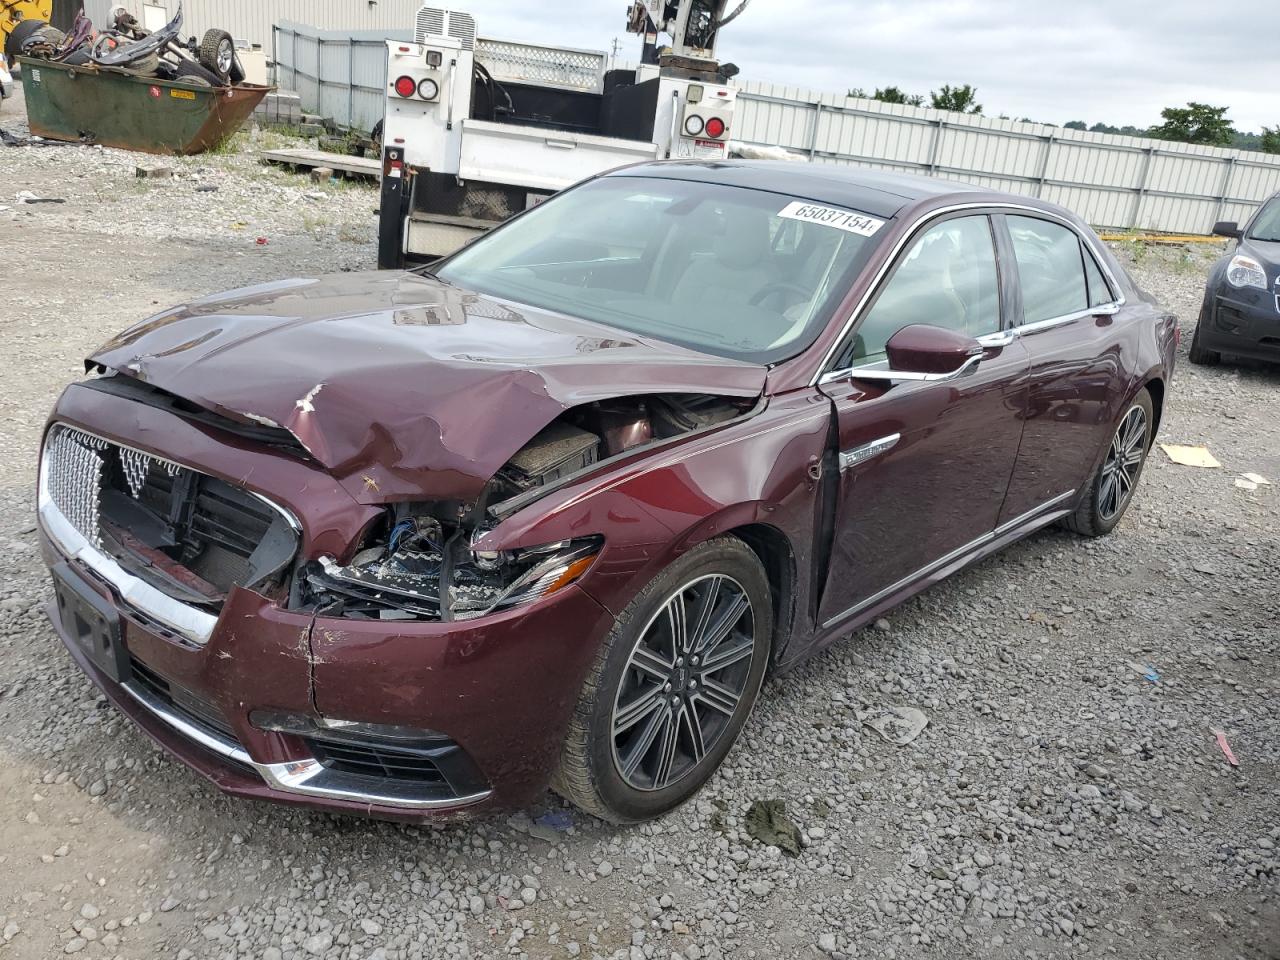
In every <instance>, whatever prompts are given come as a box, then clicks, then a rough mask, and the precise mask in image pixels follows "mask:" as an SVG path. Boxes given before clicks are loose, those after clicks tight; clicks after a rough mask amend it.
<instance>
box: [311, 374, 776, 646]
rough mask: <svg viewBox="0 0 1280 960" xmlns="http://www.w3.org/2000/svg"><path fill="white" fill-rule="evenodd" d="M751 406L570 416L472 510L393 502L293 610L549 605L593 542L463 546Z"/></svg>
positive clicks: (382, 615)
mask: <svg viewBox="0 0 1280 960" xmlns="http://www.w3.org/2000/svg"><path fill="white" fill-rule="evenodd" d="M754 406H755V401H752V400H742V399H730V398H724V397H713V396H703V395H688V394H664V395H653V396H646V397H628V398H623V399H619V400H608V401H601V402H598V403H592V404H588V405H586V406H582V407H577V408H574V409H572V410H570V411H568V412H566V413H565V414H563V415H562V416H561V417H559V418H557V419H556V420H555V421H553V422H552V423H551V424H550V425H549V426H547V427H546V428H545V429H544V430H542V431H540V432H539V433H538V435H537V436H535V437H534V438H533V439H532V440H531V441H530V442H529V443H527V444H526V445H525V446H524V447H523V448H521V449H520V450H519V451H518V452H517V453H516V454H515V455H514V456H512V457H511V459H510V460H508V461H507V463H506V464H505V465H504V466H503V467H502V468H501V469H500V470H499V471H498V472H497V474H496V475H495V476H494V477H493V479H492V480H490V481H489V483H488V485H487V486H486V488H485V491H484V494H483V496H482V497H481V498H480V500H479V501H478V502H476V503H470V504H458V503H430V504H422V503H415V504H395V505H393V506H391V507H389V508H388V510H387V514H386V516H385V518H384V519H383V520H382V521H380V522H379V523H378V524H377V525H376V526H375V528H374V529H371V530H369V531H368V533H367V534H366V536H365V538H364V542H363V544H362V545H361V548H360V549H359V550H358V551H357V552H356V554H355V556H354V557H353V558H352V559H351V562H350V563H348V564H346V565H343V564H340V563H338V562H337V561H336V560H334V559H332V558H322V559H321V560H320V562H318V563H315V564H311V565H310V566H309V567H308V569H307V571H306V575H305V583H304V584H303V597H302V599H303V601H304V603H306V604H307V605H308V606H315V607H316V608H317V609H318V610H319V611H320V612H321V613H322V614H324V615H327V616H338V617H351V618H356V619H380V620H424V619H425V620H441V621H451V620H466V619H472V618H474V617H478V616H483V615H485V614H487V613H492V612H494V611H497V610H501V609H505V608H507V607H512V606H517V605H520V604H522V603H529V602H533V601H535V600H538V599H541V598H542V597H544V596H549V595H550V594H551V593H554V592H555V591H557V590H559V589H562V588H563V587H566V586H568V585H569V584H571V583H572V582H574V581H575V580H577V579H578V577H580V576H581V575H582V574H583V573H585V572H586V571H587V569H588V568H589V567H590V566H591V562H592V561H593V560H594V559H595V556H596V554H597V553H598V552H599V550H600V547H601V546H602V544H601V541H600V540H599V538H596V537H586V538H582V539H578V540H572V541H564V542H561V543H555V544H548V545H546V546H544V547H539V548H536V549H532V550H520V551H514V552H510V553H505V552H504V553H485V552H477V551H476V550H475V548H474V544H475V543H476V541H478V540H479V539H480V538H481V537H483V536H484V535H485V534H486V533H487V532H489V531H490V530H492V529H493V528H494V527H496V526H497V525H498V523H499V522H500V521H501V520H502V519H504V518H505V517H506V516H509V515H510V514H512V513H514V512H515V511H516V510H518V509H520V508H522V507H524V506H526V505H528V504H529V503H532V502H534V501H535V500H536V499H538V497H540V496H542V495H544V494H545V493H547V492H549V491H550V490H551V489H554V488H555V487H556V486H559V485H562V484H563V483H564V482H566V481H568V480H570V479H573V478H576V477H577V476H579V475H582V474H584V473H585V472H587V471H589V470H591V469H593V468H595V467H596V466H598V465H599V464H601V463H603V462H605V461H608V460H611V459H613V458H616V457H622V456H625V455H627V454H629V453H632V452H633V451H637V450H640V449H642V448H645V447H649V446H652V445H654V444H657V443H661V442H663V441H666V440H671V439H673V438H676V437H680V436H684V435H687V434H691V433H695V432H698V431H702V430H706V429H710V428H712V427H716V426H719V425H720V424H723V423H727V422H729V421H731V420H734V419H737V418H738V417H741V416H743V415H744V414H746V413H748V412H749V411H750V410H751V409H752V408H753V407H754Z"/></svg>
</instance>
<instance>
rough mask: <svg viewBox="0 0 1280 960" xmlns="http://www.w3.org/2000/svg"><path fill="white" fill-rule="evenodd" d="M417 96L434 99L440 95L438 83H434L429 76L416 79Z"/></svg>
mask: <svg viewBox="0 0 1280 960" xmlns="http://www.w3.org/2000/svg"><path fill="white" fill-rule="evenodd" d="M418 96H420V97H421V98H422V99H423V100H434V99H435V98H436V97H438V96H440V84H438V83H436V82H435V81H434V80H432V79H431V78H430V77H425V78H424V79H422V80H419V81H418Z"/></svg>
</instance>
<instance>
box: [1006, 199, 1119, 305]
mask: <svg viewBox="0 0 1280 960" xmlns="http://www.w3.org/2000/svg"><path fill="white" fill-rule="evenodd" d="M1005 220H1006V222H1007V223H1008V224H1009V233H1010V234H1011V235H1012V236H1013V252H1014V255H1015V256H1016V257H1017V258H1018V275H1019V277H1020V278H1021V280H1022V308H1023V318H1024V319H1023V322H1024V323H1037V322H1039V321H1041V320H1052V319H1054V318H1055V317H1065V316H1067V315H1068V314H1071V313H1079V312H1081V311H1082V310H1087V309H1088V308H1089V291H1088V288H1087V286H1086V285H1085V279H1084V263H1083V261H1082V260H1081V259H1080V238H1079V237H1078V236H1077V235H1076V232H1075V231H1074V230H1069V229H1068V228H1066V227H1064V226H1062V225H1061V224H1057V223H1050V222H1049V221H1048V220H1038V219H1036V218H1034V217H1006V218H1005ZM1095 268H1096V265H1095ZM1103 286H1104V288H1105V284H1104V285H1103Z"/></svg>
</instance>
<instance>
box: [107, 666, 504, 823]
mask: <svg viewBox="0 0 1280 960" xmlns="http://www.w3.org/2000/svg"><path fill="white" fill-rule="evenodd" d="M123 688H124V691H125V692H126V693H127V694H129V696H130V697H132V698H133V699H134V701H136V702H137V703H138V705H139V706H141V707H143V708H144V709H145V710H147V712H149V713H150V714H151V715H152V716H154V717H155V718H156V719H157V720H159V721H160V722H162V723H164V724H165V725H166V726H168V727H170V728H172V729H173V730H175V731H176V732H178V733H180V734H182V736H184V737H186V738H187V739H188V740H191V741H193V742H194V743H197V744H199V745H200V746H201V747H203V748H204V749H206V750H208V751H210V752H211V753H214V754H216V755H217V756H220V757H224V758H226V759H228V760H233V761H235V762H236V763H239V764H242V765H244V766H247V767H251V768H253V769H254V770H256V771H257V772H258V773H259V775H261V777H262V779H263V780H264V781H266V784H267V786H269V787H271V788H273V789H275V790H280V791H283V792H284V793H294V794H298V795H299V796H304V797H315V798H317V799H322V800H345V801H348V802H352V803H367V804H376V805H378V806H383V807H398V808H401V809H404V810H435V809H441V808H445V807H463V806H469V805H471V804H473V803H479V802H480V801H481V800H484V799H486V798H488V797H489V795H490V794H491V793H492V792H493V791H492V790H485V791H483V792H481V793H474V794H470V795H468V796H465V797H450V798H449V799H447V800H438V799H430V800H424V799H422V798H415V797H414V796H413V795H412V793H411V792H410V790H409V789H407V788H406V790H404V791H403V792H400V791H397V792H387V793H374V792H369V791H367V790H362V789H360V785H359V784H358V783H356V782H355V781H356V778H354V777H352V776H350V775H348V774H343V773H338V772H335V771H333V770H330V769H329V768H328V767H326V766H324V765H323V764H322V763H320V761H318V760H316V759H315V758H314V757H307V758H304V759H300V760H291V761H289V762H287V763H258V762H257V761H256V760H254V759H253V758H252V757H250V756H249V754H248V752H247V751H245V749H244V748H243V747H242V746H240V744H238V743H233V742H231V741H228V740H225V739H223V738H222V737H219V736H216V735H214V734H212V733H210V732H208V731H206V730H203V729H201V728H200V727H197V726H196V725H195V724H193V723H190V722H189V721H188V720H186V718H184V717H182V716H181V715H179V714H178V713H176V712H174V711H173V710H171V709H169V707H168V706H167V705H166V704H164V703H163V702H161V701H160V700H158V699H156V698H155V697H153V696H151V695H150V694H149V693H147V692H146V691H145V690H141V689H139V688H137V687H135V686H133V685H132V684H129V683H126V684H123Z"/></svg>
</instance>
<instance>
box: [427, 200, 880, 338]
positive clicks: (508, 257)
mask: <svg viewBox="0 0 1280 960" xmlns="http://www.w3.org/2000/svg"><path fill="white" fill-rule="evenodd" d="M883 226H884V224H883V222H882V221H880V220H879V219H877V218H874V217H870V216H867V215H865V214H860V213H859V212H858V211H852V210H845V209H843V208H836V207H832V206H828V205H821V204H810V203H807V202H805V201H800V200H797V198H795V197H791V196H786V195H783V194H778V193H772V192H767V191H761V190H748V189H744V188H740V187H729V186H725V185H723V184H713V183H695V182H690V181H684V180H663V179H659V178H652V177H626V176H623V177H606V178H603V179H600V180H594V181H591V182H589V183H586V184H584V185H582V186H580V187H577V188H575V189H573V190H569V191H566V192H565V193H563V194H560V195H559V196H557V197H554V198H553V199H551V200H549V201H547V202H546V203H544V204H542V205H541V206H540V207H538V208H537V209H535V210H532V211H530V212H529V213H527V214H525V215H524V216H522V217H520V218H519V219H517V220H515V221H513V222H511V223H509V224H507V225H506V226H504V227H502V228H501V229H499V230H496V231H495V232H493V233H492V234H490V235H489V236H487V237H484V238H482V239H480V240H478V241H476V242H475V243H473V244H472V245H471V246H469V247H467V248H465V249H464V250H462V251H461V252H459V253H457V254H456V255H454V256H453V257H452V258H451V259H449V260H448V261H446V262H445V263H444V264H443V265H442V266H441V267H440V268H439V269H438V270H437V271H436V275H437V276H438V277H439V278H440V279H442V280H444V281H446V282H448V283H453V284H457V285H458V286H460V287H464V288H466V289H469V290H474V291H476V292H478V293H483V294H486V295H489V296H496V297H501V298H504V299H508V300H514V301H516V302H519V303H523V304H528V305H530V306H534V307H540V308H543V309H547V310H553V311H556V312H558V313H564V314H568V315H570V316H575V317H580V318H582V319H585V320H591V321H594V322H597V323H601V324H606V325H608V326H611V327H615V328H617V329H620V330H625V331H626V332H628V333H633V334H639V335H642V336H648V337H654V338H657V339H661V340H667V341H670V342H673V343H677V344H680V345H682V346H686V347H690V348H692V349H695V350H698V351H700V352H704V353H710V354H715V355H718V356H724V357H729V358H732V359H739V360H749V361H753V362H757V363H775V362H778V361H781V360H784V359H786V358H788V357H791V356H795V355H796V354H798V353H800V352H802V351H803V350H804V349H806V348H807V347H808V346H809V345H810V344H811V343H812V342H813V341H814V339H816V337H817V336H818V334H819V333H820V332H821V330H822V329H823V327H824V326H825V325H826V323H827V322H828V320H829V318H830V316H831V314H832V312H833V311H834V309H835V307H836V306H837V305H838V304H839V302H840V300H841V299H842V297H843V295H844V293H845V291H847V290H848V288H849V285H850V284H851V282H852V280H853V278H854V277H855V276H856V275H857V273H858V271H860V270H861V269H862V266H863V265H864V264H865V263H866V261H867V258H868V256H869V255H870V252H871V250H872V249H873V248H874V247H875V245H876V243H877V242H878V240H879V235H880V234H881V228H882V227H883Z"/></svg>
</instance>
